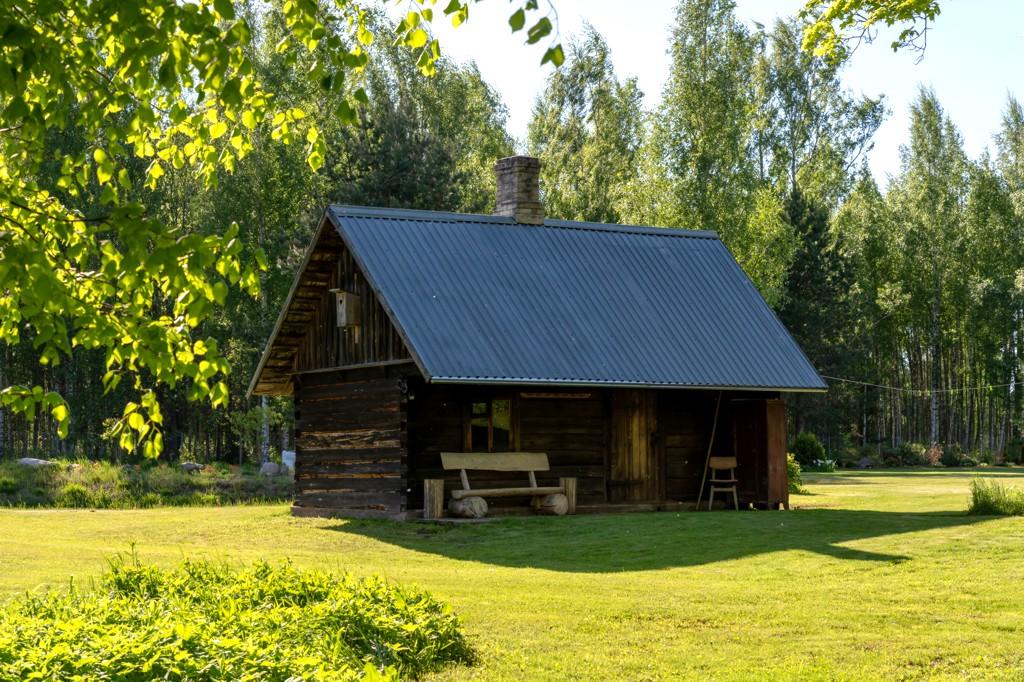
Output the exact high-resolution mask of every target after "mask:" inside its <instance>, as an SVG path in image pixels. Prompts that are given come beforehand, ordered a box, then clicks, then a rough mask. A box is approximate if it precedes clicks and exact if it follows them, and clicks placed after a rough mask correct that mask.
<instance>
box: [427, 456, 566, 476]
mask: <svg viewBox="0 0 1024 682" xmlns="http://www.w3.org/2000/svg"><path fill="white" fill-rule="evenodd" d="M441 466H443V467H444V468H445V469H447V470H451V469H462V470H464V471H465V470H466V469H469V470H474V469H475V470H478V471H547V470H548V469H550V468H551V467H550V466H549V465H548V456H547V454H545V453H543V452H442V453H441Z"/></svg>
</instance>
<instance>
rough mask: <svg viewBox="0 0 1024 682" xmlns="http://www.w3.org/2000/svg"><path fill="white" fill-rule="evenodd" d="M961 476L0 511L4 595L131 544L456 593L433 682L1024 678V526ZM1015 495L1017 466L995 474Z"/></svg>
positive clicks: (166, 553) (95, 562)
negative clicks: (365, 506) (642, 503)
mask: <svg viewBox="0 0 1024 682" xmlns="http://www.w3.org/2000/svg"><path fill="white" fill-rule="evenodd" d="M974 475H976V474H975V473H973V472H961V471H952V472H949V471H941V470H935V471H930V470H928V471H898V470H884V471H878V472H874V471H866V472H855V473H850V472H840V473H834V474H806V475H805V482H806V483H807V488H808V491H809V493H810V494H808V495H799V496H795V497H794V499H793V502H794V504H795V506H796V509H795V510H794V511H791V512H788V513H786V512H746V513H735V512H712V513H706V512H705V513H693V512H684V513H679V514H674V513H671V514H670V513H662V514H630V515H621V516H579V517H571V518H517V519H505V520H499V521H493V522H489V523H483V524H475V525H461V526H436V525H427V524H417V523H408V524H393V523H389V522H370V521H349V522H346V521H339V520H322V519H295V518H292V517H291V516H289V514H288V509H287V507H286V506H284V505H273V506H240V507H223V508H170V509H150V510H139V511H80V510H2V511H0V599H3V598H5V597H9V596H11V595H14V594H16V593H18V592H20V591H23V590H27V589H34V588H37V587H38V586H40V585H59V584H62V583H66V582H67V580H68V578H69V576H71V575H74V576H75V580H77V581H81V580H83V579H86V578H87V577H88V576H90V575H92V574H95V573H97V572H98V571H100V570H101V569H102V568H103V567H104V558H105V557H107V556H109V555H111V554H113V553H115V552H118V551H124V550H127V549H128V548H129V547H130V545H131V544H133V543H134V544H135V545H136V548H137V551H138V553H139V555H140V557H141V558H142V559H143V560H144V561H152V562H157V563H161V564H171V563H175V562H177V561H178V560H180V559H181V558H182V557H183V556H190V557H199V556H202V557H207V558H223V559H227V560H229V561H233V562H237V561H247V560H251V559H256V558H258V557H265V558H268V559H275V558H283V557H290V558H291V559H292V560H293V561H294V562H295V563H296V564H299V565H307V566H318V567H322V568H337V569H338V570H348V571H352V572H354V573H357V574H366V573H371V572H375V573H382V574H384V575H386V576H388V577H390V578H393V579H395V580H399V581H403V582H407V583H412V584H416V585H419V586H421V587H424V588H426V589H428V590H430V591H432V592H433V593H434V594H435V595H436V596H437V597H439V598H441V599H445V600H447V601H449V602H450V603H451V604H452V605H453V606H454V607H455V609H456V610H457V611H458V613H459V614H461V616H462V617H463V619H464V622H465V626H466V630H467V632H468V634H469V636H470V638H471V640H472V642H473V644H474V646H475V648H476V650H477V651H478V653H479V654H480V661H479V663H478V664H477V665H476V666H474V667H471V668H453V669H449V670H447V671H445V672H444V673H442V675H441V676H440V677H441V678H459V679H462V678H479V679H526V678H531V679H532V678H548V679H604V680H610V679H678V678H680V677H683V678H706V677H714V678H736V679H754V678H756V679H807V678H819V679H820V678H830V679H834V678H846V679H850V678H857V679H860V678H865V677H868V678H885V679H893V678H912V677H949V678H963V677H973V678H999V679H1024V517H1021V518H985V517H970V516H966V515H964V513H963V510H964V509H965V508H966V507H967V500H968V486H969V483H970V480H971V478H972V477H973V476H974ZM983 475H984V476H994V477H999V478H1000V480H1002V481H1004V482H1006V483H1009V484H1011V485H1017V486H1019V487H1024V470H1020V469H1017V470H1007V469H987V470H984V474H983Z"/></svg>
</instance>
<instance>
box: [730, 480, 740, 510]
mask: <svg viewBox="0 0 1024 682" xmlns="http://www.w3.org/2000/svg"><path fill="white" fill-rule="evenodd" d="M732 506H734V507H736V511H739V510H740V501H739V498H738V497H736V486H733V487H732Z"/></svg>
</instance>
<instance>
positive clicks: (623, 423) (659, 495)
mask: <svg viewBox="0 0 1024 682" xmlns="http://www.w3.org/2000/svg"><path fill="white" fill-rule="evenodd" d="M610 400H611V406H610V410H609V412H610V415H611V417H610V420H609V427H610V428H609V448H608V450H609V458H608V499H609V500H610V501H612V502H652V501H658V500H662V499H664V496H665V495H664V490H663V487H664V482H665V477H664V475H663V472H662V468H663V467H662V461H661V457H660V450H661V448H659V447H658V444H657V443H656V442H655V436H656V432H657V396H656V394H655V393H654V391H650V390H643V389H623V390H616V391H612V392H611V395H610Z"/></svg>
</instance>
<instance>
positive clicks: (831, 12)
mask: <svg viewBox="0 0 1024 682" xmlns="http://www.w3.org/2000/svg"><path fill="white" fill-rule="evenodd" d="M938 15H939V3H938V0H807V3H806V4H805V5H804V8H803V9H802V10H801V12H800V18H801V19H805V20H810V23H808V24H807V26H806V28H805V29H804V42H803V47H804V49H805V50H810V51H812V52H814V54H815V55H817V56H825V57H829V58H833V59H841V58H843V57H844V55H847V54H848V53H849V52H850V51H851V49H856V47H857V46H858V45H860V43H862V42H867V43H870V42H871V41H872V40H874V38H875V37H876V35H877V31H878V27H879V26H881V25H885V26H889V27H891V26H896V25H901V26H903V28H902V29H901V30H900V32H899V34H898V35H897V36H896V39H895V40H893V42H892V49H893V50H894V51H895V50H899V49H905V48H910V49H912V50H916V51H918V52H923V51H924V49H925V47H926V45H927V42H928V30H929V26H928V25H929V23H931V22H933V21H935V18H936V17H937V16H938ZM908 24H909V25H908ZM850 46H852V48H851V47H850Z"/></svg>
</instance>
